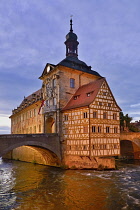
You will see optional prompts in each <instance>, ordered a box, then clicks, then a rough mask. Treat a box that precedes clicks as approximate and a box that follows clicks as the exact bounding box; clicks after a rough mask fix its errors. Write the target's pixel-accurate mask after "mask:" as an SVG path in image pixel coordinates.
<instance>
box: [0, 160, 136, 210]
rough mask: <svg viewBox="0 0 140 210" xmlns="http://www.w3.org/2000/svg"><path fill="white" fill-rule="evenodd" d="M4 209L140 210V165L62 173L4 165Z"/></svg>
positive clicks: (0, 182) (0, 184) (0, 186)
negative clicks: (118, 168) (101, 170)
mask: <svg viewBox="0 0 140 210" xmlns="http://www.w3.org/2000/svg"><path fill="white" fill-rule="evenodd" d="M0 168H1V169H0V175H1V179H0V197H1V199H0V209H4V210H5V209H6V210H8V209H25V210H28V209H29V210H31V209H38V210H44V209H47V210H51V209H56V210H57V209H58V210H60V209H64V210H65V209H66V210H67V209H68V210H69V209H70V210H71V209H72V210H76V209H83V210H85V209H86V210H90V209H91V210H94V209H95V210H96V209H99V210H112V209H115V210H117V209H118V210H120V209H139V208H140V178H139V177H140V176H139V175H140V166H138V165H128V166H124V165H123V166H121V169H120V170H118V171H111V172H110V171H104V172H99V171H92V170H81V171H80V170H79V171H77V170H75V171H72V170H67V171H65V170H61V169H59V168H53V167H47V166H42V165H33V164H30V163H22V162H18V161H11V162H9V161H8V162H2V163H0Z"/></svg>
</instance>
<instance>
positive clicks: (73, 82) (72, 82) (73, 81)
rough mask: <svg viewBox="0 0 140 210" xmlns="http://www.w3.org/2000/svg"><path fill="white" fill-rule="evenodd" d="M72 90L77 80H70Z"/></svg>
mask: <svg viewBox="0 0 140 210" xmlns="http://www.w3.org/2000/svg"><path fill="white" fill-rule="evenodd" d="M70 88H75V79H74V78H70Z"/></svg>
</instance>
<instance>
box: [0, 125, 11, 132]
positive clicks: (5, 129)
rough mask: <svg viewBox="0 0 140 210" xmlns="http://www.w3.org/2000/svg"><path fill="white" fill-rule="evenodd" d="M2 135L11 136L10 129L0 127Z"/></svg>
mask: <svg viewBox="0 0 140 210" xmlns="http://www.w3.org/2000/svg"><path fill="white" fill-rule="evenodd" d="M0 134H10V127H8V126H0Z"/></svg>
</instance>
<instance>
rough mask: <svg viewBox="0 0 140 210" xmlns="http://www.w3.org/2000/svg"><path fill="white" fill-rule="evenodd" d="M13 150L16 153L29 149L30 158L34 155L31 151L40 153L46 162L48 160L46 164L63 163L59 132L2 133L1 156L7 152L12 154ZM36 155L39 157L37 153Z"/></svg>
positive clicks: (0, 141)
mask: <svg viewBox="0 0 140 210" xmlns="http://www.w3.org/2000/svg"><path fill="white" fill-rule="evenodd" d="M20 148H21V149H20ZM29 150H30V151H29ZM12 151H15V152H14V153H17V151H18V154H20V153H23V152H24V153H26V152H27V151H29V152H27V153H29V154H27V158H28V159H30V157H31V156H32V154H30V152H34V153H35V154H39V155H41V156H42V159H44V163H45V162H46V165H60V164H61V159H62V157H61V149H60V141H59V136H58V134H54V133H53V134H52V133H51V134H8V135H0V157H6V154H12ZM20 156H21V155H20ZM24 156H25V155H24ZM34 156H36V157H35V158H37V155H34ZM11 157H12V156H11ZM13 159H14V158H13ZM19 159H20V158H19ZM28 159H27V162H31V161H28ZM21 160H22V159H21ZM34 161H36V160H34ZM36 162H37V161H36ZM47 163H48V164H47Z"/></svg>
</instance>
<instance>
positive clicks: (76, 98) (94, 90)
mask: <svg viewBox="0 0 140 210" xmlns="http://www.w3.org/2000/svg"><path fill="white" fill-rule="evenodd" d="M104 81H105V79H104V78H101V79H98V80H96V81H93V82H90V83H88V84H86V85H82V86H81V87H79V88H78V90H77V91H76V92H75V94H74V95H73V97H72V98H71V99H70V100H69V102H68V103H67V104H66V106H65V107H64V108H63V109H62V110H68V109H74V108H78V107H83V106H88V105H89V104H91V103H92V102H93V101H94V99H95V97H96V95H97V94H98V91H99V89H100V87H101V85H102V83H103V82H104Z"/></svg>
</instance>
